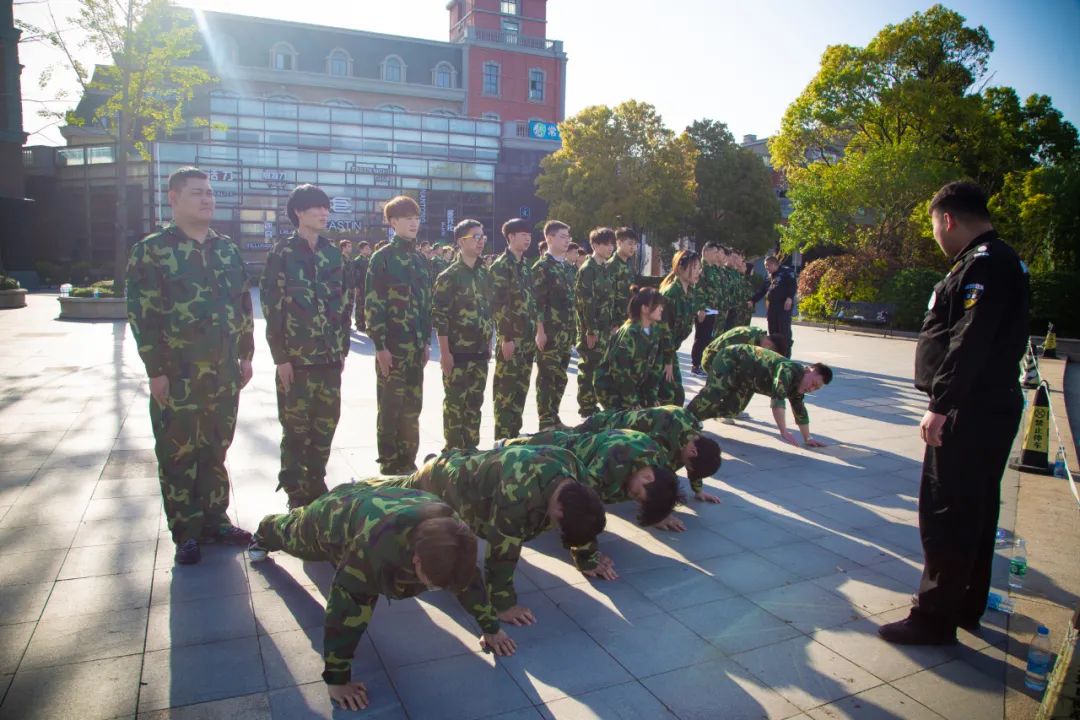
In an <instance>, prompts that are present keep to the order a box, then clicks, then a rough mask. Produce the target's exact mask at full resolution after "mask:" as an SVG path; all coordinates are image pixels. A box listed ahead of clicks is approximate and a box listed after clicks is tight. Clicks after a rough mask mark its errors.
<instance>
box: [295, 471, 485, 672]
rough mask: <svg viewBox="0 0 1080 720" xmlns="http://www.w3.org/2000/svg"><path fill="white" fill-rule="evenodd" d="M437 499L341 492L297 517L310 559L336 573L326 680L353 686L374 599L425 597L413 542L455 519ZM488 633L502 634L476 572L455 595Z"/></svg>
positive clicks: (388, 491)
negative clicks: (424, 526)
mask: <svg viewBox="0 0 1080 720" xmlns="http://www.w3.org/2000/svg"><path fill="white" fill-rule="evenodd" d="M453 514H454V511H453V509H452V508H451V507H450V506H449V505H447V504H446V503H444V502H442V501H441V500H439V499H438V498H437V497H435V496H433V495H431V494H428V493H425V492H420V491H418V490H413V489H409V488H395V487H378V488H376V487H371V486H369V485H366V484H363V483H356V484H346V485H339V486H338V487H336V488H334V489H333V490H331V491H330V492H329V493H326V494H325V495H323V496H321V497H320V498H318V499H317V500H314V501H313V502H312V503H311V504H310V505H308V506H307V507H306V508H305V509H304V510H303V512H302V514H301V515H300V518H301V520H300V522H301V523H302V526H301V527H302V529H303V530H307V531H308V533H309V534H310V537H307V538H305V540H306V541H307V544H308V545H309V547H308V548H306V550H307V551H308V553H309V554H310V555H309V559H310V558H312V557H320V558H323V559H326V560H328V561H329V562H331V563H333V565H334V568H335V570H336V572H335V573H334V579H333V582H332V583H331V586H330V593H329V595H328V596H327V602H326V626H325V629H324V631H323V632H324V635H323V638H324V639H323V660H324V662H325V669H324V671H323V679H324V680H325V681H326V682H327V683H329V684H331V685H342V684H344V683H347V682H349V680H350V679H351V675H352V673H351V664H352V657H353V654H354V653H355V652H356V646H357V645H358V644H359V642H360V638H361V637H362V636H363V634H364V631H365V630H366V629H367V626H368V623H370V622H371V615H372V612H373V611H374V610H375V602H376V601H377V600H378V598H379V595H385V596H386V597H388V598H393V599H399V598H408V597H413V596H414V595H419V594H420V593H422V592H424V591H425V590H427V586H426V585H424V583H423V582H421V581H420V579H419V578H418V577H417V575H416V571H415V569H414V566H413V550H412V547H411V545H412V543H411V540H410V535H411V532H412V530H413V529H414V528H415V527H416V526H417V525H419V524H420V523H421V522H422V521H423V520H426V519H428V518H434V517H450V516H453ZM458 600H459V601H460V602H461V604H462V606H463V607H464V608H465V609H466V610H468V611H469V613H470V614H472V616H473V617H474V618H476V621H477V623H479V625H480V627H481V628H482V629H483V631H484V632H485V633H495V632H498V630H499V621H498V620H497V619H496V618H495V615H494V614H493V613H492V612H491V607H490V605H489V603H488V601H487V598H486V596H485V594H484V585H483V580H482V578H481V577H480V573H479V572H477V573H476V574H475V576H474V578H473V583H472V584H471V585H470V586H469V587H468V588H467V589H466V590H464V591H462V592H461V593H459V594H458Z"/></svg>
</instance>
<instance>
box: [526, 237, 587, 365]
mask: <svg viewBox="0 0 1080 720" xmlns="http://www.w3.org/2000/svg"><path fill="white" fill-rule="evenodd" d="M576 273H577V269H576V268H575V267H574V265H573V263H571V262H569V261H567V260H561V261H560V260H556V259H555V258H554V257H552V256H551V255H547V254H545V255H544V256H543V257H542V258H540V259H539V260H537V261H536V264H535V265H533V288H534V290H535V292H536V309H537V312H538V313H539V318H540V321H541V322H543V323H544V334H545V335H547V338H548V342H547V345H545V346H544V349H545V350H552V349H558V350H564V351H569V350H570V348H571V347H572V346H573V344H574V335H575V329H574V281H575V279H576Z"/></svg>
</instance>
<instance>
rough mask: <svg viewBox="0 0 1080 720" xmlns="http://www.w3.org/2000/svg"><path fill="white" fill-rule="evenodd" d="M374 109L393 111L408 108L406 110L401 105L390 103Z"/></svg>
mask: <svg viewBox="0 0 1080 720" xmlns="http://www.w3.org/2000/svg"><path fill="white" fill-rule="evenodd" d="M376 110H381V111H383V112H393V113H398V112H408V110H406V109H405V108H404V107H402V106H401V105H390V104H383V105H380V106H379V107H377V108H376Z"/></svg>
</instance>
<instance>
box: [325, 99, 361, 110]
mask: <svg viewBox="0 0 1080 720" xmlns="http://www.w3.org/2000/svg"><path fill="white" fill-rule="evenodd" d="M323 105H329V106H330V107H340V108H354V107H356V103H354V102H349V101H348V100H343V99H341V98H330V99H329V100H327V101H326V102H324V103H323Z"/></svg>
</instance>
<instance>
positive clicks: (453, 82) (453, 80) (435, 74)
mask: <svg viewBox="0 0 1080 720" xmlns="http://www.w3.org/2000/svg"><path fill="white" fill-rule="evenodd" d="M439 70H447V71H449V73H450V84H449V85H440V84H439ZM431 84H432V85H434V86H435V87H441V88H456V87H457V68H456V67H454V66H453V65H452V64H451V63H448V62H446V61H445V60H442V61H440V62H437V63H435V67H433V68H431Z"/></svg>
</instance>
